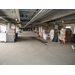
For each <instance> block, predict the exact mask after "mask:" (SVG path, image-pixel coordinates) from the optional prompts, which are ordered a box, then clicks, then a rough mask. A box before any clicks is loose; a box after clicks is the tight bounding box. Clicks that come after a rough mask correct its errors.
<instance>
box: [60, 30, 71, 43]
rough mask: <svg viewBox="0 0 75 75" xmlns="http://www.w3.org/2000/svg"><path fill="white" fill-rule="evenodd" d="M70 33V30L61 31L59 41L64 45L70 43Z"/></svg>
mask: <svg viewBox="0 0 75 75" xmlns="http://www.w3.org/2000/svg"><path fill="white" fill-rule="evenodd" d="M71 36H72V31H71V29H61V30H60V37H59V39H60V40H62V41H63V42H64V43H67V42H71Z"/></svg>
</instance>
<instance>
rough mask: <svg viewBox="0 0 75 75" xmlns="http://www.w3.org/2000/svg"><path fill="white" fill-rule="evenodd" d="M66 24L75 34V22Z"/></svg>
mask: <svg viewBox="0 0 75 75" xmlns="http://www.w3.org/2000/svg"><path fill="white" fill-rule="evenodd" d="M66 26H71V30H72V33H73V34H75V24H66V25H65V27H66Z"/></svg>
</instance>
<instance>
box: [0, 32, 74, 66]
mask: <svg viewBox="0 0 75 75" xmlns="http://www.w3.org/2000/svg"><path fill="white" fill-rule="evenodd" d="M0 65H75V50H72V49H71V45H63V44H59V43H56V42H51V41H50V40H47V41H46V40H43V39H42V38H39V37H37V36H36V34H35V33H33V32H27V31H26V32H23V33H20V34H19V38H18V39H17V42H15V43H0Z"/></svg>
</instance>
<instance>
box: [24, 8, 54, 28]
mask: <svg viewBox="0 0 75 75" xmlns="http://www.w3.org/2000/svg"><path fill="white" fill-rule="evenodd" d="M52 10H53V9H41V10H40V11H39V12H38V13H37V14H36V15H35V16H34V17H33V18H32V19H31V20H30V21H29V22H28V23H27V24H26V25H25V26H24V27H26V26H28V25H29V24H30V23H32V22H34V21H35V20H37V19H39V18H41V17H42V16H44V15H46V14H47V13H48V12H50V11H52Z"/></svg>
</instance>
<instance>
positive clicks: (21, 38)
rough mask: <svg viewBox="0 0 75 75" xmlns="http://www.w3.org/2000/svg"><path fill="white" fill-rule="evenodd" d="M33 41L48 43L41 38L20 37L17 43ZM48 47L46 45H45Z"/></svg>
mask: <svg viewBox="0 0 75 75" xmlns="http://www.w3.org/2000/svg"><path fill="white" fill-rule="evenodd" d="M33 40H37V41H40V42H41V43H44V44H45V43H47V41H46V40H44V39H41V38H37V37H19V38H18V39H17V40H16V42H20V41H33ZM45 45H46V44H45Z"/></svg>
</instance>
